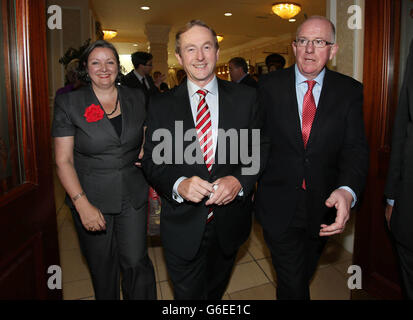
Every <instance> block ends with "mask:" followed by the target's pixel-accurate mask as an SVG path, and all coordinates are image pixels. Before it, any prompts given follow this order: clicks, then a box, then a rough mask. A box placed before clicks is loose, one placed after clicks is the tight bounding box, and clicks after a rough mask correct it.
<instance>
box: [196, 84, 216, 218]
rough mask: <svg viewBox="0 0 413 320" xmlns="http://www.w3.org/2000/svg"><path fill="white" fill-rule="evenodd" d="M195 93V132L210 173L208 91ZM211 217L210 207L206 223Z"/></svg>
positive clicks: (210, 149)
mask: <svg viewBox="0 0 413 320" xmlns="http://www.w3.org/2000/svg"><path fill="white" fill-rule="evenodd" d="M196 93H197V94H199V98H200V100H199V104H198V109H197V115H196V132H197V135H198V141H199V144H200V147H201V150H202V154H203V156H204V161H205V165H206V166H207V169H208V171H209V172H210V173H211V169H212V165H213V163H214V149H213V145H212V127H211V114H210V112H209V108H208V104H207V102H206V99H205V96H206V95H207V93H208V91H206V90H198V91H197V92H196ZM213 216H214V213H213V212H212V207H210V208H209V212H208V218H207V223H208V222H209V221H211V220H212V218H213Z"/></svg>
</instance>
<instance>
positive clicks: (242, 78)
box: [237, 73, 248, 83]
mask: <svg viewBox="0 0 413 320" xmlns="http://www.w3.org/2000/svg"><path fill="white" fill-rule="evenodd" d="M247 75H248V73H245V74H244V75H243V76H242V77H241V78H240V79H239V80H238V81H237V83H240V82H241V81H242V80H244V78H245V77H246V76H247Z"/></svg>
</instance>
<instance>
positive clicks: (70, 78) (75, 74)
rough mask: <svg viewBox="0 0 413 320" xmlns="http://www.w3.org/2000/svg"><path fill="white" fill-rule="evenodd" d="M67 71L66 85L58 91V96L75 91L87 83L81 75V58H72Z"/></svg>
mask: <svg viewBox="0 0 413 320" xmlns="http://www.w3.org/2000/svg"><path fill="white" fill-rule="evenodd" d="M65 73H66V74H65V86H64V87H62V88H60V89H58V90H57V91H56V96H57V95H59V94H63V93H66V92H70V91H74V90H76V89H78V88H80V87H82V86H84V85H85V83H84V82H83V81H82V80H81V79H80V76H79V59H73V60H71V61H70V62H69V63H68V65H67V66H66V70H65Z"/></svg>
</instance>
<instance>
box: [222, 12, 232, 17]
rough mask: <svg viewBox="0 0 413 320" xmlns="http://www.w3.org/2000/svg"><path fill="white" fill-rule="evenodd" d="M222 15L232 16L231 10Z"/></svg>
mask: <svg viewBox="0 0 413 320" xmlns="http://www.w3.org/2000/svg"><path fill="white" fill-rule="evenodd" d="M224 16H226V17H230V16H232V13H231V12H226V13H224Z"/></svg>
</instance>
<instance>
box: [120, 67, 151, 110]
mask: <svg viewBox="0 0 413 320" xmlns="http://www.w3.org/2000/svg"><path fill="white" fill-rule="evenodd" d="M145 78H146V80H147V81H148V83H149V89H148V88H147V87H146V85H144V84H143V83H142V82H140V81H139V79H138V78H137V77H136V75H135V73H134V72H133V70H132V71H131V72H129V73H128V74H127V75H125V76H124V77H123V78H122V80H121V83H122V85H124V86H127V87H129V88H138V89H141V90H142V91H143V93H144V94H145V99H146V107H147V106H148V103H149V97H150V96H151V95H153V94H156V93H159V90H158V88H157V87H156V86H155V84H154V82H153V79H152V77H151V76H146V77H145Z"/></svg>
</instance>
